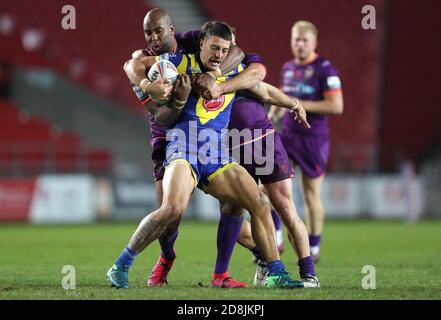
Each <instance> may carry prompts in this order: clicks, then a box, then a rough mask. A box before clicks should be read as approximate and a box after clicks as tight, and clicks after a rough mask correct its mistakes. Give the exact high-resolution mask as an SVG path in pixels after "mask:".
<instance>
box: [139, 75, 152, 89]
mask: <svg viewBox="0 0 441 320" xmlns="http://www.w3.org/2000/svg"><path fill="white" fill-rule="evenodd" d="M151 83H152V82H151V81H150V80H148V79H147V78H146V79H142V80H141V81H140V82H139V87H140V88H141V90H142V92H144V93H147V87H148V86H149V85H150V84H151Z"/></svg>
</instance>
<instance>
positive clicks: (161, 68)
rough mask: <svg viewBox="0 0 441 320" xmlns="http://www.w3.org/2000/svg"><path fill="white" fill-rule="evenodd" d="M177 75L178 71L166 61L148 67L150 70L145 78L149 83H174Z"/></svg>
mask: <svg viewBox="0 0 441 320" xmlns="http://www.w3.org/2000/svg"><path fill="white" fill-rule="evenodd" d="M178 74H179V73H178V69H176V67H175V65H174V64H173V63H171V62H170V61H168V60H159V61H157V62H155V64H154V65H152V66H151V67H150V70H149V72H148V73H147V78H148V79H149V80H150V81H155V80H158V79H170V80H171V82H172V83H174V82H175V81H176V78H177V76H178Z"/></svg>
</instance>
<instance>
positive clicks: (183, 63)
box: [159, 53, 191, 74]
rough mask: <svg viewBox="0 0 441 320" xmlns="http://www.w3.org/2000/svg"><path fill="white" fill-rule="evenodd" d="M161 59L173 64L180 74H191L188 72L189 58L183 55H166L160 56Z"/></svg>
mask: <svg viewBox="0 0 441 320" xmlns="http://www.w3.org/2000/svg"><path fill="white" fill-rule="evenodd" d="M159 59H165V60H168V61H170V62H171V63H173V64H174V65H175V67H176V69H178V72H179V73H187V74H191V73H189V70H188V67H189V63H188V61H189V59H188V56H187V55H185V54H183V53H164V54H162V55H160V56H159Z"/></svg>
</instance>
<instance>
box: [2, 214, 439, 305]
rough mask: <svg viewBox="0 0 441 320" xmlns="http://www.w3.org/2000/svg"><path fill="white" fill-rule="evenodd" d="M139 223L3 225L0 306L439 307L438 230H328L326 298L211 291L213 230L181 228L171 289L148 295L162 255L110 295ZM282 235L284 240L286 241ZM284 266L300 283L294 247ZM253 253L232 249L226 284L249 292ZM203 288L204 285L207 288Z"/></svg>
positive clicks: (348, 225)
mask: <svg viewBox="0 0 441 320" xmlns="http://www.w3.org/2000/svg"><path fill="white" fill-rule="evenodd" d="M135 228H136V223H124V224H122V223H114V224H110V223H99V224H94V225H74V226H32V225H25V224H3V225H0V300H1V299H149V300H154V299H161V300H169V299H179V300H181V299H195V300H203V299H222V300H227V299H236V300H254V299H259V300H261V299H263V300H267V299H274V300H284V299H290V300H300V299H302V300H305V299H306V300H309V299H440V298H441V277H440V274H441V222H440V221H426V222H420V223H418V224H416V225H409V224H406V223H403V222H373V221H348V222H338V221H327V223H326V225H325V228H326V233H325V237H324V241H323V246H322V260H321V261H320V263H319V264H318V265H317V266H316V269H317V271H318V275H319V278H320V280H321V285H322V288H320V289H303V290H280V289H277V290H275V289H267V288H252V287H250V288H245V289H218V288H210V287H209V284H210V280H211V274H212V272H213V267H214V261H215V251H216V240H215V239H216V228H217V225H216V224H215V223H204V222H193V221H184V222H183V223H182V225H181V229H180V237H179V238H178V241H177V243H176V251H177V259H176V262H175V265H174V266H173V270H172V271H171V273H170V274H169V285H168V286H166V287H163V288H147V287H146V286H145V281H146V279H147V276H148V275H149V272H150V269H151V267H152V266H153V264H154V263H155V261H156V259H157V257H158V254H159V246H158V244H157V242H155V243H154V244H152V245H151V246H149V247H148V248H147V250H146V251H144V252H143V253H142V254H141V255H140V256H139V257H138V259H137V260H136V261H135V263H134V265H133V267H132V269H131V271H130V274H129V285H130V288H129V289H128V290H116V289H113V288H110V287H109V286H108V283H107V281H106V280H105V273H106V271H107V269H108V268H109V267H111V266H112V264H113V262H114V260H115V258H116V257H117V256H118V255H119V253H120V252H121V250H122V249H123V247H124V246H125V245H126V243H127V241H128V239H129V237H130V236H131V234H132V232H133V231H134V230H135ZM285 235H286V232H285ZM282 260H283V261H284V262H285V264H286V265H287V268H288V271H290V272H291V273H292V274H293V275H294V276H295V277H298V276H297V275H298V273H297V266H296V258H295V255H294V253H293V251H292V249H291V247H290V246H287V250H286V251H285V253H284V254H283V255H282ZM64 265H73V266H74V267H75V270H76V289H75V290H64V289H63V288H62V286H61V283H62V278H63V277H64V276H65V275H64V274H63V273H62V272H61V270H62V267H63V266H64ZM364 265H372V266H374V267H375V271H376V289H374V290H364V289H363V288H362V279H363V277H364V276H365V274H363V273H362V268H363V266H364ZM254 271H255V265H254V264H253V263H252V259H251V255H250V253H249V252H248V251H247V250H245V249H243V248H242V247H240V246H236V249H235V251H234V253H233V258H232V261H231V264H230V274H231V275H232V276H234V277H235V278H237V279H238V280H242V281H247V282H248V283H252V280H253V276H254ZM198 283H202V284H203V286H202V287H201V286H200V285H198Z"/></svg>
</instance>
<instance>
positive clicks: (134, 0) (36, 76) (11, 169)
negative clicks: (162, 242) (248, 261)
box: [0, 0, 441, 223]
mask: <svg viewBox="0 0 441 320" xmlns="http://www.w3.org/2000/svg"><path fill="white" fill-rule="evenodd" d="M67 4H69V5H72V6H74V8H75V9H76V30H64V29H63V28H62V27H61V20H62V18H63V16H64V14H62V13H61V11H62V8H63V6H64V5H67ZM367 4H370V5H373V6H375V8H376V14H377V21H376V27H377V28H376V30H364V29H363V28H362V27H361V20H362V18H363V14H362V13H361V9H362V7H363V6H364V5H367ZM153 7H162V8H165V9H166V10H168V11H169V13H170V14H171V16H172V17H173V20H174V23H175V25H176V28H177V31H187V30H190V29H196V28H199V27H200V26H201V25H202V24H203V22H204V21H206V20H209V19H217V20H223V21H226V22H227V23H229V24H231V25H232V26H234V27H235V28H236V30H237V33H238V44H239V46H240V47H241V48H242V49H243V50H244V51H246V52H256V53H259V54H260V55H262V56H263V57H264V59H265V61H266V65H267V68H268V75H267V79H266V80H267V81H268V82H270V83H272V84H273V85H276V86H278V81H279V72H280V68H281V66H282V64H283V63H284V62H286V61H287V60H289V59H291V50H290V29H291V26H292V24H293V23H294V22H295V21H297V20H299V19H305V20H310V21H312V22H314V23H315V24H316V25H317V26H318V28H319V53H320V54H321V55H323V56H325V57H327V58H329V59H330V60H331V61H332V62H333V64H334V65H335V66H336V67H337V68H338V69H339V70H340V72H341V77H342V81H343V84H344V97H345V110H344V114H343V115H342V116H339V117H331V120H330V123H331V137H332V149H331V159H330V163H329V177H328V179H327V180H326V183H325V187H324V190H323V198H324V201H325V206H326V214H327V217H328V218H333V217H335V218H378V219H391V218H393V219H400V220H403V221H417V220H418V219H421V218H441V210H440V209H439V208H440V207H441V197H440V195H441V108H440V105H441V96H440V95H439V94H438V90H439V76H440V74H441V64H440V62H439V57H441V52H440V51H441V49H440V47H439V46H437V45H436V41H437V40H436V39H439V34H440V33H441V20H440V19H439V17H438V15H439V12H441V5H440V2H439V1H437V0H421V1H401V0H400V1H398V0H351V1H347V0H332V1H330V0H313V1H310V0H283V1H282V0H279V1H251V0H243V1H233V0H223V1H222V2H220V1H211V0H185V1H184V0H183V1H173V0H161V1H159V0H148V1H147V0H131V1H130V2H126V1H109V0H106V1H104V0H94V1H86V0H84V1H81V0H71V1H58V0H35V1H25V0H15V1H2V2H1V4H0V222H10V221H29V222H32V223H63V222H94V221H102V220H104V221H109V220H137V219H139V218H140V217H141V216H143V215H144V214H145V213H146V212H149V211H150V210H152V209H154V208H155V207H156V196H155V189H154V185H153V181H152V176H151V167H152V164H151V160H150V151H151V149H150V145H149V143H148V142H149V129H148V122H147V119H146V116H147V115H146V110H144V108H143V107H142V106H141V105H140V104H139V103H138V102H137V99H136V98H135V95H134V94H133V92H132V90H131V87H130V86H129V83H128V81H127V78H126V76H125V74H124V73H123V70H122V65H123V63H124V62H125V61H126V60H127V59H128V58H130V55H131V52H133V51H134V50H135V49H138V48H142V47H145V40H144V36H143V30H142V20H143V17H144V15H145V13H146V12H147V11H148V10H149V9H151V8H153ZM294 183H295V184H296V182H294ZM296 185H297V184H296ZM296 196H297V200H299V197H298V191H296ZM298 206H299V207H300V211H301V212H302V210H301V208H302V206H301V203H300V202H298ZM186 217H187V218H196V219H207V220H215V219H217V218H218V206H217V203H216V201H214V200H213V199H211V198H209V197H207V196H205V195H204V194H202V193H201V192H198V193H197V194H196V195H195V197H193V199H192V203H191V206H190V208H189V209H188V212H187V213H186Z"/></svg>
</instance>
